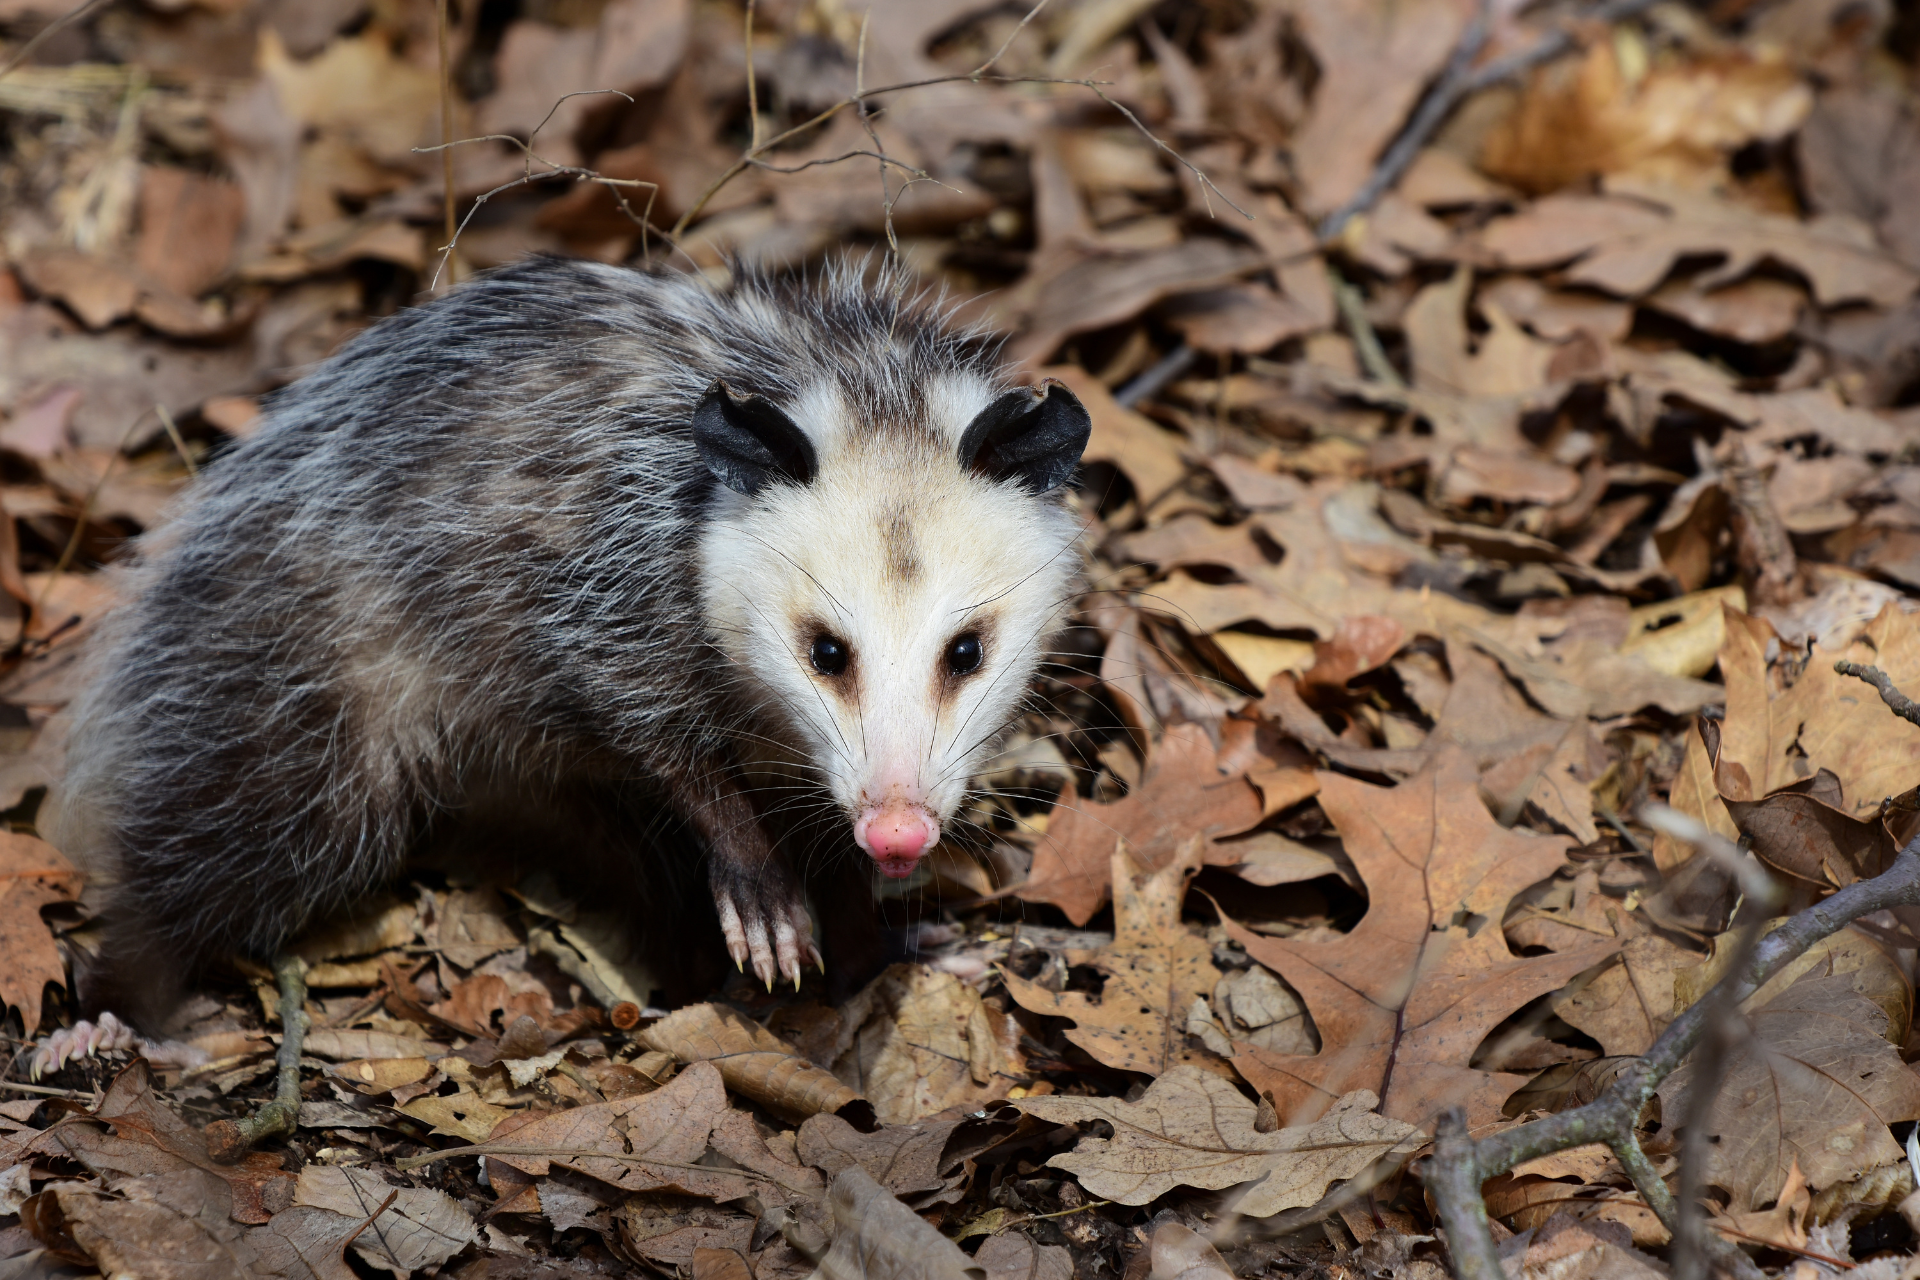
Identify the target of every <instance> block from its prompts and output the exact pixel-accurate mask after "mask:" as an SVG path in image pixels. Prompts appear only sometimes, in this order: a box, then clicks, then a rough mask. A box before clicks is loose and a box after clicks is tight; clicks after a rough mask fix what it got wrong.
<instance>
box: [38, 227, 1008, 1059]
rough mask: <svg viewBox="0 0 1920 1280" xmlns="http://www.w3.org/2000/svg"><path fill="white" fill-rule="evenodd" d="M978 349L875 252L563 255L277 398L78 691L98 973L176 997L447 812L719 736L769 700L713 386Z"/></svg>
mask: <svg viewBox="0 0 1920 1280" xmlns="http://www.w3.org/2000/svg"><path fill="white" fill-rule="evenodd" d="M956 367H959V368H970V369H978V370H981V371H983V372H984V373H987V375H988V376H993V375H992V374H991V370H992V368H993V361H992V353H991V351H990V350H989V349H988V348H987V347H986V346H984V345H983V344H982V343H981V342H979V341H978V340H977V339H975V338H973V337H971V336H969V335H966V334H956V333H953V332H950V331H948V330H947V329H946V328H945V327H944V326H943V325H942V323H941V320H940V317H939V316H938V315H937V314H934V313H932V312H930V311H928V310H925V309H922V308H918V307H915V306H913V305H911V304H910V303H904V302H902V301H901V299H900V297H899V296H898V293H897V291H896V289H895V288H894V287H893V282H892V281H890V280H885V279H883V280H881V281H880V282H879V283H878V284H876V285H872V286H869V285H867V284H864V283H863V282H862V279H861V272H860V269H859V267H858V265H857V264H855V265H854V266H850V267H844V268H841V269H839V270H837V271H834V272H830V273H829V275H828V277H827V278H826V279H824V280H822V281H819V282H817V283H815V284H812V285H807V284H795V285H781V284H775V283H769V282H765V281H759V280H754V279H746V280H743V281H741V282H739V283H736V284H734V285H732V286H729V287H727V288H715V287H713V286H710V285H708V284H707V283H706V282H704V281H702V280H700V279H699V278H697V277H690V276H685V275H674V274H666V273H652V274H648V273H641V272H635V271H629V270H624V269H619V268H612V267H605V266H600V265H596V264H587V263H579V262H569V261H561V260H551V259H547V260H534V261H529V262H524V263H521V264H518V265H515V266H512V267H508V268H506V269H503V270H500V271H498V272H494V273H492V274H490V275H486V276H483V277H481V278H479V279H477V280H474V281H472V282H470V283H467V284H463V285H462V286H460V287H459V288H457V289H455V290H453V291H452V292H451V293H450V294H449V295H448V296H446V297H443V298H441V299H439V300H436V301H434V302H432V303H430V304H428V305H425V306H422V307H419V308H416V309H412V310H408V311H404V312H402V313H400V314H398V315H396V316H394V317H392V318H390V319H387V320H385V321H382V322H381V323H379V324H378V325H376V326H374V327H373V328H372V329H370V330H369V331H368V332H366V333H365V334H362V335H361V336H359V337H358V338H356V339H355V340H354V341H353V342H351V343H350V344H349V345H348V346H347V347H346V348H345V349H344V350H343V351H342V352H340V353H339V354H338V355H337V356H335V357H334V358H332V359H330V360H328V361H327V362H326V363H325V364H323V365H321V366H320V367H319V368H318V369H317V370H315V371H314V372H313V373H312V374H311V375H310V376H308V377H307V378H305V379H304V380H302V381H300V382H299V383H297V384H295V385H293V386H292V387H290V388H288V389H287V390H285V391H283V392H281V393H279V394H278V395H276V396H275V397H273V398H272V399H271V400H270V402H269V404H268V406H267V410H266V414H265V417H264V419H263V421H262V423H261V426H260V428H259V430H258V432H257V434H255V435H254V436H252V437H251V438H249V439H248V440H247V441H246V442H244V443H243V444H241V445H239V446H238V447H237V448H235V449H234V451H233V452H232V453H231V455H229V456H227V457H226V458H224V459H222V460H221V461H220V462H219V463H218V464H217V465H215V466H214V467H212V468H210V469H209V472H208V474H207V476H206V477H205V478H204V480H202V481H201V482H199V483H198V484H197V485H196V486H195V487H194V488H193V489H192V490H191V491H190V493H189V495H188V496H187V497H186V498H185V499H184V500H183V503H182V505H181V507H180V509H179V510H178V512H177V514H176V515H175V518H174V520H173V522H172V524H171V525H169V526H168V527H167V528H166V529H165V530H164V531H163V532H161V533H160V534H158V535H156V536H155V537H154V538H153V539H150V540H149V542H148V544H147V545H146V546H145V547H144V548H143V551H142V554H141V556H140V558H139V559H138V560H137V562H136V563H135V565H134V566H133V568H132V569H131V570H130V571H129V574H128V578H127V586H128V588H129V599H128V603H126V604H124V605H123V606H122V607H121V608H120V609H119V610H118V611H117V612H116V613H115V614H114V615H113V617H112V618H111V620H110V622H109V624H108V631H107V634H106V635H105V636H104V637H103V639H104V644H105V648H104V650H103V652H102V656H101V659H100V664H101V665H100V670H99V672H98V678H97V679H96V680H95V682H94V684H93V686H92V689H91V691H90V692H89V694H88V695H87V696H86V697H85V698H84V700H83V701H82V702H81V703H80V704H79V705H78V707H77V709H76V717H75V726H74V730H73V736H72V740H71V748H70V754H69V766H68V773H67V778H66V782H65V787H64V791H63V794H62V795H61V796H60V798H59V807H58V814H57V818H56V821H55V822H54V824H53V825H52V832H51V834H52V836H53V838H54V839H55V840H56V842H57V843H59V844H60V845H61V846H62V847H63V848H65V850H66V851H67V852H68V853H69V854H70V855H71V856H73V857H75V858H76V859H78V860H80V861H81V862H82V864H83V865H85V866H87V867H88V868H89V869H90V870H91V871H93V872H94V873H96V874H98V875H100V876H102V877H103V878H104V879H105V880H106V881H107V883H108V884H109V885H110V889H109V897H108V899H107V904H106V915H107V920H108V925H109V935H108V936H109V952H108V955H107V957H106V959H105V962H104V965H105V978H104V979H103V981H102V983H101V984H100V985H99V987H98V989H97V990H98V995H97V996H96V998H94V999H93V1000H92V1001H91V1003H93V1004H95V1005H98V1004H100V1003H102V1002H106V1001H118V1002H119V1004H120V1007H121V1011H122V1012H132V1013H133V1014H134V1015H135V1016H136V1017H139V1016H144V1017H145V1018H146V1019H147V1020H148V1021H149V1022H151V1021H153V1020H154V1019H155V1018H156V1016H158V1015H159V1014H161V1013H164V1007H165V1004H166V1003H167V1002H168V1001H170V1000H171V998H172V994H173V991H174V990H175V989H176V988H177V985H178V983H179V981H181V980H183V979H184V977H185V976H186V975H187V974H188V973H189V972H190V971H191V970H192V968H194V967H195V966H197V965H198V964H200V963H203V962H204V961H205V960H206V959H208V958H210V957H212V956H215V955H218V954H221V953H223V952H228V951H240V952H246V953H251V954H253V955H256V956H265V955H268V954H270V953H271V952H272V951H274V950H275V949H276V948H277V947H279V946H280V945H281V944H282V943H283V942H284V941H285V940H286V938H287V937H288V935H289V934H290V933H292V932H293V931H295V930H297V929H298V928H299V927H300V926H302V925H303V924H304V923H306V922H307V921H308V920H309V919H310V918H312V917H313V916H315V915H316V914H318V913H321V912H325V911H329V910H332V909H335V908H338V907H340V906H341V905H343V904H346V903H349V902H351V901H352V900H354V899H356V898H358V897H360V896H362V895H364V894H365V893H367V892H368V891H369V889H371V888H372V887H374V886H376V885H378V884H379V883H381V882H382V881H385V880H387V879H390V878H391V877H392V876H394V875H395V874H396V873H397V872H398V870H399V869H400V867H401V865H402V861H403V859H404V857H405V855H406V853H407V852H408V850H409V848H410V847H411V846H413V845H414V844H416V843H417V842H418V840H419V839H420V838H421V836H422V835H423V833H425V832H427V831H428V829H429V828H430V827H432V826H433V825H434V824H435V822H436V821H437V820H438V819H439V818H440V817H442V816H444V815H449V814H454V815H458V814H461V813H463V812H473V811H475V810H477V809H478V808H479V807H481V806H483V805H484V804H485V803H487V802H488V800H489V798H490V797H507V798H509V799H512V798H514V797H522V796H539V795H548V796H552V795H559V794H562V793H564V792H565V790H566V788H567V787H568V786H569V785H571V784H572V783H573V782H575V781H578V780H582V779H586V780H590V781H594V782H595V783H596V784H598V783H601V782H605V783H611V784H614V785H616V786H617V785H619V784H621V783H623V782H625V781H628V780H632V779H636V778H641V777H658V776H664V775H671V774H674V773H675V772H684V771H687V770H690V769H693V768H695V767H696V766H697V764H698V761H699V759H700V758H701V757H702V756H705V755H712V754H715V753H719V754H724V753H725V751H726V748H727V744H728V742H729V741H730V740H731V739H732V738H733V736H734V735H736V734H738V733H739V732H741V730H742V718H743V716H745V715H747V714H749V713H748V712H746V711H745V710H743V701H742V700H741V699H740V698H738V697H737V696H736V693H735V690H736V687H737V686H736V683H735V680H734V677H733V674H732V673H731V672H730V671H729V670H728V667H727V664H726V662H725V660H724V659H723V658H722V657H720V656H719V655H718V654H717V653H716V651H715V650H714V648H713V647H712V646H711V645H710V644H709V643H708V642H707V637H706V635H705V629H704V626H703V622H702V617H701V610H700V605H699V599H698V594H697V584H696V581H695V572H694V559H695V544H696V537H697V531H698V529H699V526H700V522H701V518H702V512H703V510H704V509H705V508H706V506H707V504H708V503H709V502H710V501H711V500H712V499H713V497H714V494H715V491H716V489H717V487H718V486H717V483H716V481H715V479H714V477H713V475H712V474H711V473H710V472H709V470H708V469H707V468H706V467H705V466H703V465H702V464H701V462H700V459H699V457H698V456H697V454H696V451H695V449H694V447H693V444H692V441H691V438H690V435H689V428H688V420H689V418H690V415H691V413H692V410H693V407H694V405H695V404H696V402H698V401H699V399H700V397H701V396H702V394H703V393H704V392H705V391H706V390H707V389H708V388H709V386H711V385H712V384H713V382H714V380H715V379H716V378H724V379H726V380H727V381H728V382H729V383H730V384H731V385H732V386H734V387H738V388H741V389H743V390H745V391H751V392H755V393H759V394H761V395H764V396H767V397H768V398H769V399H772V400H774V401H776V402H777V401H780V400H782V399H783V398H784V397H788V396H790V395H792V394H793V393H794V392H795V391H796V390H797V389H798V388H800V387H801V386H803V385H805V384H806V383H807V382H809V381H813V380H817V379H819V378H821V377H822V376H823V375H830V376H837V377H838V378H840V379H841V381H842V383H843V385H844V386H845V387H846V388H847V390H848V392H849V394H848V396H847V401H848V403H849V404H852V405H857V406H861V407H862V408H863V409H864V410H866V412H865V413H863V415H862V416H863V418H864V420H865V421H866V422H869V423H875V424H888V423H898V424H911V423H913V422H915V421H917V420H919V419H921V418H922V417H923V413H922V411H921V410H922V406H921V405H920V404H919V403H918V395H919V390H918V389H919V387H921V386H922V385H923V384H924V383H925V382H926V381H927V379H928V377H929V376H930V375H932V374H934V373H937V372H939V371H942V370H951V369H954V368H956ZM752 731H753V732H756V733H764V732H770V731H773V727H771V726H765V725H754V726H752ZM116 939H117V941H116ZM155 967H158V968H161V969H165V970H166V971H167V972H166V973H165V974H164V975H161V974H159V973H156V972H153V971H152V970H154V968H155ZM143 1006H144V1007H143Z"/></svg>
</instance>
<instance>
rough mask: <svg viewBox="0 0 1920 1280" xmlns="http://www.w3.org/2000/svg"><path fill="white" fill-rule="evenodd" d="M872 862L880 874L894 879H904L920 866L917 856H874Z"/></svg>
mask: <svg viewBox="0 0 1920 1280" xmlns="http://www.w3.org/2000/svg"><path fill="white" fill-rule="evenodd" d="M873 862H874V865H875V866H877V867H879V868H880V874H881V875H883V876H887V877H889V878H891V879H894V880H905V879H906V878H907V877H908V876H910V875H912V874H913V873H914V871H915V870H916V869H917V868H918V867H919V866H920V859H918V858H875V859H874V860H873Z"/></svg>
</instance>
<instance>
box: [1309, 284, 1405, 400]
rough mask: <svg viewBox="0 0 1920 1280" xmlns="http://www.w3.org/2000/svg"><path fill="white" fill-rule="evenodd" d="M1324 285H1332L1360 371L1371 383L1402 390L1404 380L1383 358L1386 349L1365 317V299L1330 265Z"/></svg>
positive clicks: (1334, 299)
mask: <svg viewBox="0 0 1920 1280" xmlns="http://www.w3.org/2000/svg"><path fill="white" fill-rule="evenodd" d="M1327 282H1328V283H1329V284H1331V285H1332V286H1333V305H1334V306H1335V307H1336V308H1338V309H1339V312H1340V318H1341V319H1342V320H1344V321H1346V323H1347V334H1348V336H1349V337H1351V338H1352V339H1353V353H1354V355H1356V356H1358V357H1359V359H1360V367H1361V369H1363V370H1365V371H1366V375H1367V376H1368V377H1369V378H1372V379H1373V380H1374V381H1375V382H1380V383H1384V384H1386V385H1387V386H1389V387H1392V388H1394V389H1395V390H1397V391H1404V390H1406V389H1407V380H1406V379H1405V378H1403V377H1401V376H1400V371H1399V370H1398V369H1396V368H1394V367H1393V361H1391V360H1389V359H1387V352H1386V348H1384V347H1382V346H1381V345H1380V335H1379V333H1378V332H1376V331H1375V330H1374V327H1373V321H1371V320H1369V319H1368V318H1367V303H1366V299H1364V298H1362V297H1361V296H1360V291H1359V290H1358V289H1356V288H1354V287H1353V285H1352V284H1351V283H1349V282H1348V280H1347V278H1346V277H1345V276H1343V275H1341V274H1340V269H1339V268H1338V267H1336V266H1334V265H1333V263H1331V262H1329V263H1327Z"/></svg>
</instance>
